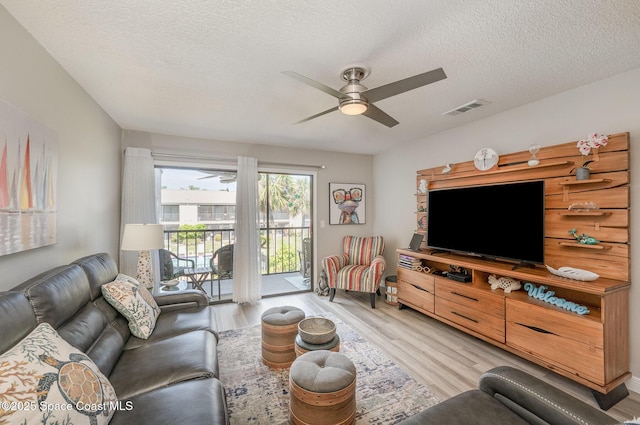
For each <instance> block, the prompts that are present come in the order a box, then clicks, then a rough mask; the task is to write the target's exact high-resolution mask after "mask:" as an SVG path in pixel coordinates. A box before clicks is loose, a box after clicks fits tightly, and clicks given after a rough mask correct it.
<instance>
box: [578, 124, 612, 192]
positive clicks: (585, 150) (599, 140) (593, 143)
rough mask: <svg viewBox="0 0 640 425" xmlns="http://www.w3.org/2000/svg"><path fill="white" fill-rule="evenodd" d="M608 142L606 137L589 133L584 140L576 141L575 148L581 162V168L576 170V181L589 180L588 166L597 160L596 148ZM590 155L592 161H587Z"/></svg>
mask: <svg viewBox="0 0 640 425" xmlns="http://www.w3.org/2000/svg"><path fill="white" fill-rule="evenodd" d="M608 141H609V137H608V136H605V135H604V134H598V133H591V134H589V135H588V136H587V138H586V139H582V140H580V141H578V144H577V147H578V150H579V151H580V153H581V154H582V157H583V160H582V166H580V167H578V168H576V180H589V177H590V174H591V172H590V169H589V164H591V163H592V162H594V161H597V160H598V148H600V147H601V146H606V145H607V142H608ZM592 150H593V152H592ZM590 154H592V155H593V157H592V159H587V158H588V157H589V155H590Z"/></svg>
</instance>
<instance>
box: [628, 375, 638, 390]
mask: <svg viewBox="0 0 640 425" xmlns="http://www.w3.org/2000/svg"><path fill="white" fill-rule="evenodd" d="M626 384H627V389H628V390H629V391H633V392H634V393H638V394H640V378H639V377H637V376H632V377H631V379H629V380H628V381H627V382H626Z"/></svg>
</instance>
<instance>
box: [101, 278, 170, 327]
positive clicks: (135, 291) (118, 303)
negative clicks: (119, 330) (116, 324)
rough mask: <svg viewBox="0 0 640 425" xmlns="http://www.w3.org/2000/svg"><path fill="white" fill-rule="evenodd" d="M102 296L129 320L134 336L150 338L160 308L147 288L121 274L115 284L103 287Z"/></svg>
mask: <svg viewBox="0 0 640 425" xmlns="http://www.w3.org/2000/svg"><path fill="white" fill-rule="evenodd" d="M102 294H103V295H104V298H105V299H106V300H107V301H109V303H110V304H111V305H112V306H113V307H114V308H115V309H116V310H118V311H119V312H120V313H121V314H122V315H123V316H124V317H126V318H127V320H128V321H129V329H130V330H131V333H132V334H133V335H135V336H137V337H138V338H142V339H147V338H149V336H150V335H151V333H152V332H153V329H154V328H155V326H156V319H157V317H158V315H159V314H160V307H158V304H156V301H155V300H154V299H153V296H152V295H151V293H150V292H149V291H148V290H147V288H145V287H144V286H143V285H140V283H139V282H138V281H137V280H135V279H133V278H131V277H129V276H126V275H123V274H119V275H118V276H117V277H116V280H114V281H113V282H110V283H107V284H105V285H102Z"/></svg>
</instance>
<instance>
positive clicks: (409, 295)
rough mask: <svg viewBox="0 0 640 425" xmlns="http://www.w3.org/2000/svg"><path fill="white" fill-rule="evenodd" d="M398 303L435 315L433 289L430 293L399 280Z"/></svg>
mask: <svg viewBox="0 0 640 425" xmlns="http://www.w3.org/2000/svg"><path fill="white" fill-rule="evenodd" d="M398 301H399V302H401V303H403V304H407V305H410V306H414V307H418V308H421V309H423V310H426V311H428V312H430V313H433V289H432V292H429V291H427V290H426V289H424V288H423V287H421V286H419V285H416V284H411V283H407V282H405V281H404V280H398Z"/></svg>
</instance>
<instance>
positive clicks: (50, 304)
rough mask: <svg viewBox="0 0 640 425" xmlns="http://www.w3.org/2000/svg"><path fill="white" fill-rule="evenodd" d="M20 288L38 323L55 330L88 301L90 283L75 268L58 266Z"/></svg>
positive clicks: (72, 266) (73, 266)
mask: <svg viewBox="0 0 640 425" xmlns="http://www.w3.org/2000/svg"><path fill="white" fill-rule="evenodd" d="M16 289H23V290H24V293H25V295H26V296H27V298H29V301H30V303H31V307H32V308H33V311H34V312H35V314H36V318H37V319H38V323H45V322H46V323H49V324H50V325H51V326H53V327H54V328H58V327H59V326H60V325H62V324H63V323H65V322H66V321H68V320H69V319H71V318H72V317H73V316H74V315H75V314H76V313H77V312H78V310H80V309H81V308H82V307H83V306H85V305H86V304H87V303H88V302H89V300H90V294H89V280H88V279H87V275H86V274H85V273H84V272H83V270H82V269H81V268H80V267H79V266H76V265H69V266H61V267H56V268H54V269H51V270H49V271H47V272H44V273H41V274H39V275H38V276H36V277H34V278H32V279H29V280H27V281H26V282H24V283H23V284H21V285H20V286H18V287H16Z"/></svg>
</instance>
